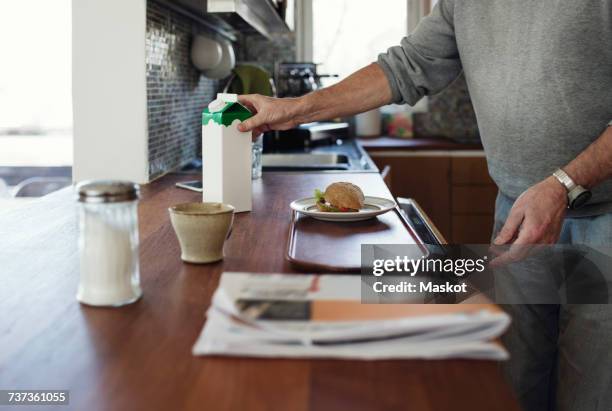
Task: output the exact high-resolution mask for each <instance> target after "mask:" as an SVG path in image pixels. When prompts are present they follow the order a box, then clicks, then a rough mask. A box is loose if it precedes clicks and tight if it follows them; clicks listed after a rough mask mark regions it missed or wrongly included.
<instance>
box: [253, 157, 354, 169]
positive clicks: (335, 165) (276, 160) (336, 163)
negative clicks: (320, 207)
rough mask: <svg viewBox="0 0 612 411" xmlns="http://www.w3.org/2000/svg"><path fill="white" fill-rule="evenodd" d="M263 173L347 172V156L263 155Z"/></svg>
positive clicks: (349, 163) (349, 165)
mask: <svg viewBox="0 0 612 411" xmlns="http://www.w3.org/2000/svg"><path fill="white" fill-rule="evenodd" d="M262 167H263V170H264V171H325V170H349V169H351V161H350V159H349V157H348V156H346V155H344V154H336V153H293V154H264V155H263V156H262Z"/></svg>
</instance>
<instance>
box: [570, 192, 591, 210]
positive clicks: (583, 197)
mask: <svg viewBox="0 0 612 411" xmlns="http://www.w3.org/2000/svg"><path fill="white" fill-rule="evenodd" d="M590 199H591V192H590V191H583V192H582V193H580V194H578V196H577V197H576V198H575V199H574V201H572V204H571V208H572V209H574V210H576V209H578V208H580V207H582V206H584V205H585V204H586V203H587V202H588V201H589V200H590Z"/></svg>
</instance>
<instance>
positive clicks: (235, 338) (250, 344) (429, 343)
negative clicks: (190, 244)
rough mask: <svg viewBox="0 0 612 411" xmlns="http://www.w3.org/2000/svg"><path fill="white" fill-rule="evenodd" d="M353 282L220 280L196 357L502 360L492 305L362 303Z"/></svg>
mask: <svg viewBox="0 0 612 411" xmlns="http://www.w3.org/2000/svg"><path fill="white" fill-rule="evenodd" d="M360 287H361V279H360V277H359V276H350V275H283V274H251V273H223V275H222V276H221V282H220V284H219V287H218V288H217V290H216V291H215V294H214V296H213V300H212V304H211V307H210V309H209V310H208V312H207V321H206V324H205V325H204V329H203V330H202V333H201V334H200V336H199V338H198V340H197V341H196V343H195V345H194V347H193V353H194V354H195V355H232V356H249V357H276V358H281V357H286V358H288V357H295V358H299V357H303V358H351V359H363V360H381V359H391V358H475V359H494V360H503V359H506V358H507V352H506V350H505V349H504V348H503V346H502V345H501V344H500V343H499V341H497V340H496V338H497V337H499V336H500V335H501V334H502V333H503V332H504V331H505V330H506V328H507V327H508V325H509V324H510V318H509V316H508V315H507V314H505V313H504V312H503V311H502V310H501V309H500V308H499V307H497V306H496V305H494V304H487V303H484V304H446V305H437V304H361V300H360V295H361V294H360V292H361V288H360Z"/></svg>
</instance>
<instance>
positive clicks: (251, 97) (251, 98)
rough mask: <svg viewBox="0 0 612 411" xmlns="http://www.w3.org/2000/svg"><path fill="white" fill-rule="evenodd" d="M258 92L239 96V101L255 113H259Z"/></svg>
mask: <svg viewBox="0 0 612 411" xmlns="http://www.w3.org/2000/svg"><path fill="white" fill-rule="evenodd" d="M257 98H258V96H257V94H243V95H239V96H238V102H239V103H240V104H242V105H243V106H245V107H246V108H248V109H249V111H250V112H251V113H253V114H257V112H258V110H257Z"/></svg>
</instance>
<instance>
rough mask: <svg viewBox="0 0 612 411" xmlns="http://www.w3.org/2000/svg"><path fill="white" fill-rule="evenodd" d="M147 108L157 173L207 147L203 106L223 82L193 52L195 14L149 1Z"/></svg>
mask: <svg viewBox="0 0 612 411" xmlns="http://www.w3.org/2000/svg"><path fill="white" fill-rule="evenodd" d="M147 3H148V4H147V35H146V64H147V107H148V109H147V112H148V113H147V114H148V126H149V176H150V178H152V179H153V178H155V177H157V176H159V175H162V174H164V173H166V172H168V171H171V170H173V169H176V168H178V167H180V166H182V165H184V164H186V163H188V162H190V161H191V160H193V159H195V158H196V157H197V156H198V155H199V152H200V150H201V139H200V135H201V127H202V126H201V112H202V109H203V108H204V107H205V106H206V104H207V103H208V102H209V101H210V100H212V99H213V98H214V96H215V94H216V92H217V88H218V86H219V82H218V81H217V80H212V79H209V78H206V77H204V76H203V75H202V74H201V73H200V72H199V71H198V70H197V69H196V68H195V67H194V66H193V65H192V64H191V58H190V50H191V40H192V37H193V33H197V32H198V30H199V27H198V26H197V24H195V23H194V22H192V21H191V20H190V19H189V18H187V17H184V16H183V15H181V14H178V13H176V12H174V11H173V10H170V9H167V8H166V7H164V6H163V5H160V4H158V3H156V2H154V1H151V0H149V1H148V2H147Z"/></svg>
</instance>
